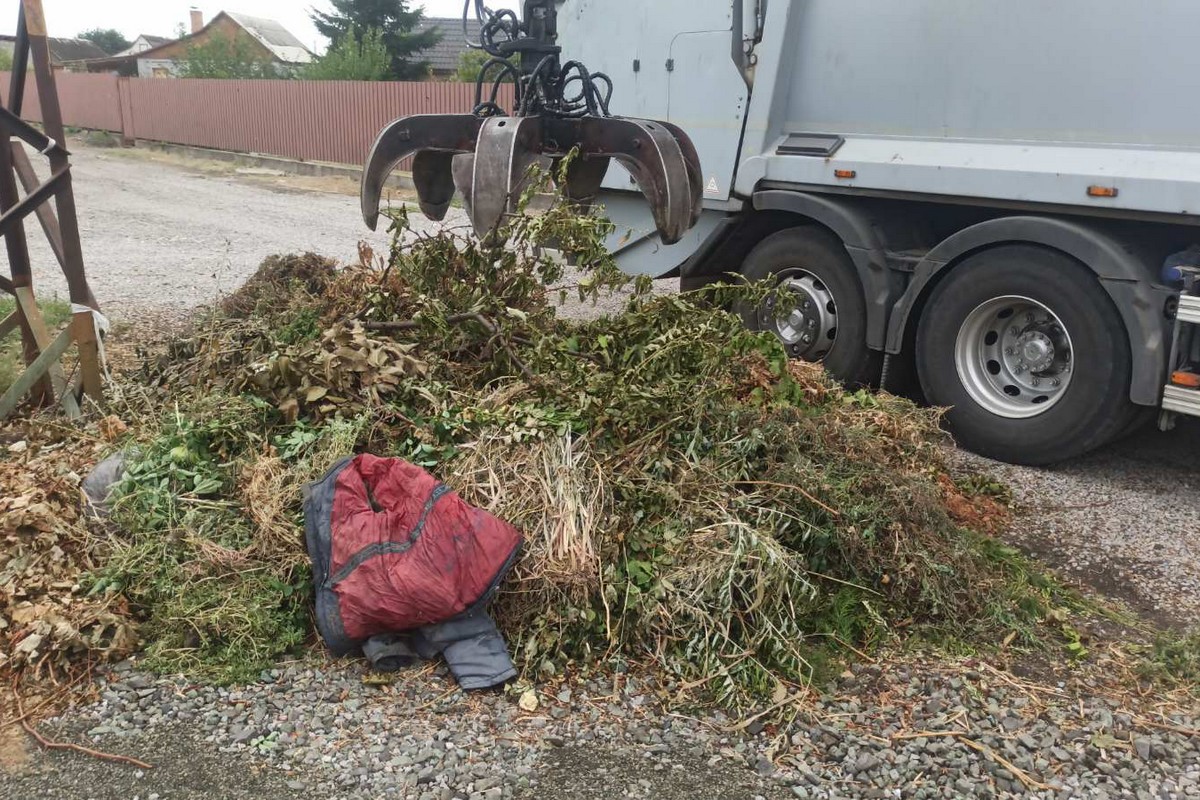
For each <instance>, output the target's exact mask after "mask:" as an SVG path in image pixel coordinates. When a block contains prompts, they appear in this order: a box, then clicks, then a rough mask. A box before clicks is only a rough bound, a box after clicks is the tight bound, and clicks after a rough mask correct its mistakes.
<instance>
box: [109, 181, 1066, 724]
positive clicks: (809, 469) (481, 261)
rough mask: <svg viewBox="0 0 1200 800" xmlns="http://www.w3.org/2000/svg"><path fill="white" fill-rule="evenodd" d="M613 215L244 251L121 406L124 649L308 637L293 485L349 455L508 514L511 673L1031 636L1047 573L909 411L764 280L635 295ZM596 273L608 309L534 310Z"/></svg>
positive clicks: (716, 670)
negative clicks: (215, 297) (132, 631)
mask: <svg viewBox="0 0 1200 800" xmlns="http://www.w3.org/2000/svg"><path fill="white" fill-rule="evenodd" d="M609 230H610V226H609V224H608V223H607V222H605V221H603V220H601V219H599V218H597V217H596V216H592V215H588V214H582V215H581V214H579V213H578V211H577V210H574V209H571V208H568V207H565V206H561V205H557V206H554V207H552V208H550V209H549V210H548V211H546V212H545V213H542V214H539V215H537V216H527V215H524V214H521V215H516V216H514V217H513V218H512V219H511V220H509V221H508V222H507V223H506V226H505V230H504V231H503V236H502V237H496V238H493V239H490V240H489V241H488V242H486V243H485V242H480V241H478V240H475V239H467V238H462V237H458V236H455V235H453V234H451V233H439V234H437V235H417V234H416V233H414V232H413V231H411V230H410V229H409V227H408V225H407V219H406V217H405V215H404V213H403V212H401V213H398V214H397V215H396V216H395V219H394V234H395V236H394V239H393V245H392V247H391V250H390V252H389V253H387V254H386V255H384V256H381V257H376V256H375V254H373V253H370V252H369V251H364V252H363V257H362V259H361V263H359V264H357V265H354V266H350V267H347V268H344V269H341V270H337V269H334V268H333V266H332V265H331V264H329V263H327V262H325V261H324V260H322V259H319V258H318V257H316V256H311V255H308V256H291V257H283V258H275V259H272V260H270V261H268V262H267V264H265V265H264V268H263V270H262V271H261V272H260V274H259V275H258V276H257V277H256V278H255V279H254V280H253V281H252V282H251V283H250V284H249V285H248V286H247V288H246V289H244V290H243V291H242V292H240V293H238V294H237V295H235V296H234V297H231V298H229V299H228V300H227V301H226V302H225V303H223V304H222V306H221V307H219V308H215V309H213V310H212V311H211V312H210V314H209V316H208V317H207V319H205V320H203V321H202V322H201V323H200V324H199V325H198V326H197V329H196V332H195V334H194V335H193V336H191V337H189V338H187V339H185V340H179V341H175V342H173V343H172V344H171V346H170V349H169V352H168V355H167V357H164V358H161V359H158V360H157V361H152V362H150V363H148V364H147V367H146V372H145V374H144V375H143V376H142V379H143V380H144V379H147V378H148V379H149V380H150V381H151V382H152V383H153V384H154V385H156V386H158V387H159V388H160V392H161V393H160V395H158V397H159V398H160V399H169V403H162V404H161V405H160V406H159V409H160V410H157V411H155V412H154V413H153V414H152V417H153V418H154V419H155V422H154V423H153V424H149V425H145V426H142V427H141V428H140V429H139V430H138V431H137V432H136V436H135V438H136V439H137V440H138V442H139V453H140V455H139V456H138V457H137V458H136V459H135V460H134V461H133V463H132V464H131V468H130V471H129V474H128V476H127V477H126V479H125V480H124V481H123V483H122V484H121V485H120V486H119V487H118V495H119V497H118V499H117V501H116V504H115V509H114V519H115V520H116V521H117V522H118V523H119V524H120V525H121V526H122V527H123V528H124V530H125V531H126V532H127V535H126V537H125V538H124V540H123V542H122V543H121V544H120V545H119V546H118V547H117V548H116V551H115V552H114V554H113V555H112V557H111V558H110V559H109V561H108V564H107V566H106V567H105V569H104V570H103V571H102V572H101V573H100V574H99V576H98V577H97V580H100V581H103V582H104V583H103V585H104V587H105V590H106V591H109V592H114V593H119V594H120V595H121V596H123V597H125V598H127V599H128V600H129V601H130V603H131V604H132V606H133V608H134V609H135V610H136V613H137V614H138V615H139V616H140V618H141V619H142V620H143V621H144V628H143V633H144V637H145V640H146V641H147V642H148V654H149V657H150V663H151V664H152V665H154V666H157V667H159V668H161V669H164V670H179V669H183V670H188V671H191V672H193V673H198V674H201V675H203V676H205V677H209V678H216V679H239V678H245V677H250V676H253V675H254V674H256V672H257V670H259V669H262V668H263V667H264V666H267V665H268V664H269V663H270V661H271V659H272V658H274V657H276V656H278V655H279V654H281V653H283V652H285V651H287V650H288V649H289V648H292V647H294V646H295V645H297V644H298V643H300V642H302V641H304V640H305V639H306V637H308V636H309V635H310V630H311V628H310V623H309V618H308V602H309V594H310V587H309V586H308V584H307V581H308V570H307V569H306V567H305V561H304V554H303V549H302V539H301V535H300V531H301V524H300V523H301V519H300V486H301V484H302V483H303V482H305V481H307V480H310V479H312V478H313V477H314V476H315V475H317V474H319V473H320V472H321V470H323V469H324V468H325V467H327V466H328V464H329V463H331V462H332V461H333V460H334V459H336V458H337V457H339V456H343V455H346V454H348V453H351V452H355V451H371V452H374V453H376V454H380V455H394V456H399V457H402V458H406V459H408V460H411V461H414V462H416V463H419V464H421V465H423V466H425V467H427V468H429V469H430V470H432V471H433V472H435V473H436V474H437V475H438V476H439V477H441V478H442V479H443V480H445V481H447V482H448V483H449V484H451V485H452V486H453V487H454V488H455V489H457V490H458V491H459V492H460V493H461V494H462V495H463V496H464V497H465V498H466V499H468V500H469V501H471V502H474V503H476V504H479V505H481V506H483V507H486V508H488V509H489V510H491V511H493V512H494V513H496V514H498V515H500V516H502V517H505V518H507V519H509V520H511V521H512V522H513V523H515V524H516V525H518V526H519V527H520V528H521V529H522V530H523V531H524V533H525V534H526V536H527V539H528V547H527V549H526V555H525V557H524V558H523V560H522V561H521V562H520V564H519V565H518V567H517V568H516V570H515V573H514V575H513V577H512V578H511V579H510V580H509V581H508V582H507V583H506V585H505V587H504V589H503V591H502V593H501V595H500V597H499V599H498V611H497V613H498V616H499V619H500V622H501V626H502V628H503V630H504V632H505V634H506V635H507V637H508V639H509V641H510V643H512V644H513V646H514V649H515V651H516V655H517V658H518V660H519V662H520V663H521V664H522V665H523V667H524V668H525V669H526V670H527V671H528V672H529V673H531V674H535V675H549V674H554V673H557V672H560V671H562V670H563V669H565V668H566V667H567V665H568V664H569V663H570V662H571V660H572V659H596V658H599V657H601V656H604V655H621V656H623V657H627V658H632V659H652V660H654V661H655V662H657V663H658V664H659V665H661V666H662V667H663V668H665V669H667V670H670V671H672V672H674V673H676V674H678V675H680V676H683V677H685V678H687V679H689V680H694V679H696V678H698V677H701V676H703V677H705V678H708V681H707V686H708V688H710V689H711V690H713V691H714V693H715V694H716V695H717V696H719V697H720V698H722V699H723V700H725V701H727V702H731V703H736V702H738V701H740V700H742V699H744V698H747V697H749V696H751V695H754V694H763V693H765V694H768V695H769V694H771V693H773V692H777V691H778V690H779V687H780V685H791V684H796V683H800V682H803V681H805V680H807V679H809V678H811V677H812V675H813V673H814V670H817V669H819V668H820V667H821V666H822V664H823V663H824V662H825V661H827V660H828V659H829V658H830V657H831V656H833V657H835V658H840V657H842V656H845V655H846V654H849V653H853V652H857V651H863V650H866V649H870V648H873V647H876V646H877V645H879V644H880V643H883V642H887V641H891V640H893V639H894V638H895V637H898V636H900V635H901V634H906V635H907V634H911V633H914V632H919V633H920V634H922V635H930V636H934V637H972V638H974V637H982V638H983V639H985V640H988V641H999V640H1001V639H1004V638H1005V637H1006V636H1007V635H1008V634H1009V633H1012V632H1014V631H1015V632H1016V634H1017V637H1019V641H1026V642H1030V643H1032V642H1034V641H1036V640H1037V639H1038V638H1039V636H1040V634H1039V633H1038V630H1039V629H1038V622H1039V620H1040V619H1041V617H1042V616H1043V615H1044V613H1045V612H1046V611H1047V610H1048V609H1050V608H1052V607H1054V606H1055V605H1057V604H1059V603H1060V602H1061V599H1060V598H1058V597H1056V595H1055V590H1054V588H1053V587H1052V586H1051V585H1050V584H1049V583H1048V582H1046V581H1044V580H1042V579H1041V578H1040V577H1038V576H1037V575H1035V574H1033V573H1031V572H1029V571H1028V570H1026V569H1025V568H1024V567H1023V565H1022V563H1021V561H1020V560H1019V559H1018V558H1016V557H1015V554H1014V553H1013V552H1012V551H1010V550H1007V549H1005V548H1002V547H1000V546H998V545H997V544H995V543H994V542H992V541H990V540H988V539H987V538H985V537H984V536H983V535H982V534H981V533H979V532H976V531H974V530H971V529H969V528H967V527H964V525H963V524H962V522H961V520H962V519H963V518H964V517H963V515H962V514H961V513H958V512H957V511H956V512H955V513H951V510H950V509H951V507H952V506H953V507H955V508H961V507H962V506H963V504H964V503H967V505H969V500H967V499H964V497H963V496H962V495H961V494H959V493H958V491H957V490H956V489H955V487H954V484H953V482H951V481H949V480H946V479H945V477H944V472H945V471H944V469H943V466H942V464H941V461H940V457H939V451H938V448H937V446H936V443H937V442H938V439H939V436H940V434H939V432H938V428H937V419H936V415H935V414H934V413H933V412H930V411H923V410H920V409H918V408H916V407H914V406H913V405H911V404H910V403H908V402H907V401H904V400H900V399H897V398H894V397H890V396H887V395H879V394H872V393H870V392H866V391H857V392H848V391H845V390H843V389H841V388H839V387H837V386H835V385H833V384H832V383H831V382H830V381H829V380H827V379H826V377H825V376H824V374H823V372H822V371H821V370H820V369H819V368H817V367H813V366H809V365H804V364H799V363H796V362H792V361H789V359H788V358H787V356H786V354H785V353H784V351H783V350H782V348H781V347H780V346H779V345H778V344H777V342H776V341H775V340H774V339H772V338H771V337H769V336H767V335H763V334H758V333H753V332H749V331H747V330H745V329H744V327H743V326H742V324H741V322H740V320H739V319H738V318H737V317H736V316H734V315H732V314H730V313H727V312H726V311H724V310H723V309H725V308H728V307H729V306H730V303H731V302H733V301H734V300H735V299H737V298H739V297H742V298H746V297H750V299H752V300H754V299H761V298H760V296H759V295H761V294H762V293H763V292H765V291H767V290H765V289H761V288H759V287H734V286H716V287H712V288H710V289H708V290H706V291H705V292H704V293H701V294H695V295H672V296H666V297H662V296H659V297H654V296H652V295H651V294H650V293H649V292H648V291H647V285H646V283H647V282H645V281H630V280H629V279H627V278H625V277H624V276H622V275H621V274H620V273H619V272H618V271H617V270H616V268H615V266H614V265H613V263H612V262H611V260H610V259H609V258H608V256H607V255H606V254H605V252H604V249H603V247H602V246H601V242H602V239H603V236H604V235H605V234H606V233H608V232H609ZM501 240H503V241H505V242H506V245H505V246H501V245H499V244H498V243H497V242H499V241H501ZM550 247H553V248H555V249H556V250H557V251H561V252H564V253H567V254H568V255H569V256H570V259H571V262H572V263H575V264H579V265H581V266H580V268H579V269H576V270H570V269H568V268H567V267H565V266H564V264H563V261H562V260H560V259H559V258H557V256H556V255H555V254H554V253H553V252H552V251H551V250H549V249H548V248H550ZM552 286H555V287H565V288H555V289H551V288H548V287H552ZM615 289H623V290H624V291H626V292H627V293H628V301H627V303H626V304H625V308H624V309H623V310H622V311H621V312H620V313H618V314H616V315H612V316H606V317H602V318H601V319H598V320H594V321H586V322H577V321H570V320H566V319H563V318H562V316H561V315H560V314H559V313H557V310H556V309H557V304H556V302H555V301H556V295H558V294H565V293H568V292H569V293H573V294H576V295H578V297H579V298H580V299H581V300H587V299H589V298H595V297H597V296H599V295H601V294H602V293H605V292H610V291H614V290H615ZM756 293H757V294H756ZM162 408H166V409H167V410H166V411H165V412H163V411H162V410H161V409H162ZM948 501H952V502H948Z"/></svg>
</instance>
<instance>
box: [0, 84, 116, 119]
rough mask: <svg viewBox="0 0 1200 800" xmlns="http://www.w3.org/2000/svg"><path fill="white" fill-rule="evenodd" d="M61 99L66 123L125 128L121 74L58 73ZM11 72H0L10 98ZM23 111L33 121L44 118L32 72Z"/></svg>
mask: <svg viewBox="0 0 1200 800" xmlns="http://www.w3.org/2000/svg"><path fill="white" fill-rule="evenodd" d="M55 79H56V82H57V83H58V96H59V102H60V103H61V104H62V113H63V123H64V124H66V125H69V126H71V127H75V128H92V129H94V130H104V131H118V132H119V131H120V130H121V102H120V95H119V92H118V89H117V78H116V77H115V76H113V75H67V74H63V73H61V72H60V73H57V74H56V75H55ZM8 81H9V73H7V72H3V73H0V93H3V94H4V95H5V100H6V101H7V99H8V98H7V94H8ZM22 108H23V115H24V116H25V118H26V119H28V120H31V121H33V122H41V121H42V118H41V108H42V107H41V103H40V101H39V100H38V93H37V84H36V83H35V82H34V80H33V76H32V75H29V76H28V78H27V80H26V81H25V102H24V105H23V107H22Z"/></svg>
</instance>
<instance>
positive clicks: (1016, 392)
mask: <svg viewBox="0 0 1200 800" xmlns="http://www.w3.org/2000/svg"><path fill="white" fill-rule="evenodd" d="M1073 356H1074V354H1073V351H1072V347H1071V337H1070V335H1069V334H1068V332H1067V329H1066V327H1065V326H1064V325H1063V324H1062V321H1061V320H1060V319H1059V318H1058V316H1057V315H1055V313H1054V312H1053V311H1051V310H1050V309H1049V308H1047V307H1046V306H1044V305H1043V304H1041V303H1039V302H1038V301H1037V300H1031V299H1030V298H1028V297H1019V296H1016V295H1010V296H1006V297H997V298H995V299H993V300H989V301H987V302H986V303H983V304H981V305H980V306H979V307H977V308H976V309H975V310H974V311H972V312H971V313H970V314H968V315H967V318H966V319H965V320H963V324H962V327H961V328H960V329H959V332H958V339H957V340H956V342H955V346H954V365H955V367H956V369H957V370H958V377H959V380H961V381H962V384H963V388H965V389H966V390H967V394H969V395H970V396H971V399H972V400H974V401H975V402H976V403H978V404H979V405H980V406H982V407H983V408H985V409H987V410H988V411H990V412H992V413H993V414H996V415H997V416H1001V417H1006V418H1008V419H1024V418H1029V417H1035V416H1037V415H1039V414H1043V413H1045V412H1046V411H1047V410H1049V409H1050V408H1052V407H1053V406H1054V405H1055V404H1056V403H1058V401H1059V400H1061V399H1062V396H1063V394H1064V393H1065V392H1066V389H1067V387H1068V386H1069V385H1070V383H1071V370H1072V367H1073V366H1074V365H1073Z"/></svg>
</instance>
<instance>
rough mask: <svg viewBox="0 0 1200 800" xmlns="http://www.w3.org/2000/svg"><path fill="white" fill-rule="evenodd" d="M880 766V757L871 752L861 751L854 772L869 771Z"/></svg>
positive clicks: (856, 773)
mask: <svg viewBox="0 0 1200 800" xmlns="http://www.w3.org/2000/svg"><path fill="white" fill-rule="evenodd" d="M878 766H879V759H878V758H876V757H875V756H873V755H871V754H870V753H861V754H859V756H858V760H857V761H855V762H854V774H855V775H858V774H860V773H863V772H869V771H870V770H873V769H875V768H876V767H878Z"/></svg>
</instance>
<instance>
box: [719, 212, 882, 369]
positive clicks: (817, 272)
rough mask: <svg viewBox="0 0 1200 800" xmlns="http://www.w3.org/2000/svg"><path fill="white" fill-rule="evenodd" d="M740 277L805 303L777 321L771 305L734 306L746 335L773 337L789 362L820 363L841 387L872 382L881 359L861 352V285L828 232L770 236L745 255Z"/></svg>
mask: <svg viewBox="0 0 1200 800" xmlns="http://www.w3.org/2000/svg"><path fill="white" fill-rule="evenodd" d="M742 277H743V278H744V279H745V280H746V281H748V282H751V283H755V282H759V281H765V280H775V281H776V282H777V283H784V282H788V283H789V284H790V285H791V288H792V290H793V291H794V292H796V294H798V295H799V296H800V297H801V298H803V300H802V303H805V304H807V305H806V306H801V307H797V308H795V309H793V310H792V312H791V314H790V315H789V316H787V317H786V318H783V317H781V315H780V313H779V311H778V310H777V309H776V308H775V307H774V303H773V301H772V300H768V301H766V302H764V303H762V304H761V305H759V306H757V307H756V306H754V305H753V304H752V303H747V302H741V303H738V304H737V307H736V308H735V311H736V312H737V313H738V314H739V315H740V316H741V317H742V321H743V322H745V323H746V326H747V327H749V328H750V329H751V330H759V331H772V332H774V333H775V335H776V336H778V337H779V339H780V341H781V342H783V345H784V348H785V349H786V350H787V351H788V354H789V355H791V356H792V357H793V358H798V359H802V360H804V361H820V362H822V363H823V364H824V366H825V369H826V370H827V371H828V372H829V374H830V375H832V376H833V377H834V378H835V379H837V380H839V381H841V382H843V383H847V384H850V385H863V384H868V383H870V382H871V381H873V380H875V379H877V378H878V374H879V365H880V363H881V362H882V355H881V354H878V353H874V352H872V351H871V350H870V349H869V348H868V347H867V341H866V340H867V309H866V301H865V300H864V299H863V290H862V285H861V284H860V282H859V280H858V273H857V272H856V270H855V268H854V262H853V261H851V260H850V256H849V254H848V253H847V252H846V248H845V247H843V246H842V243H841V241H840V240H839V239H838V238H837V237H836V236H834V235H833V234H832V233H829V232H828V231H826V230H825V229H823V228H818V227H815V226H805V227H799V228H789V229H788V230H785V231H780V232H779V233H775V234H772V235H771V236H768V237H767V238H766V239H763V240H762V241H761V242H759V244H758V245H757V246H756V247H755V248H754V249H753V250H752V251H750V255H748V256H747V257H746V260H745V261H744V262H743V265H742ZM806 338H807V339H808V341H805V339H806Z"/></svg>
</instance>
